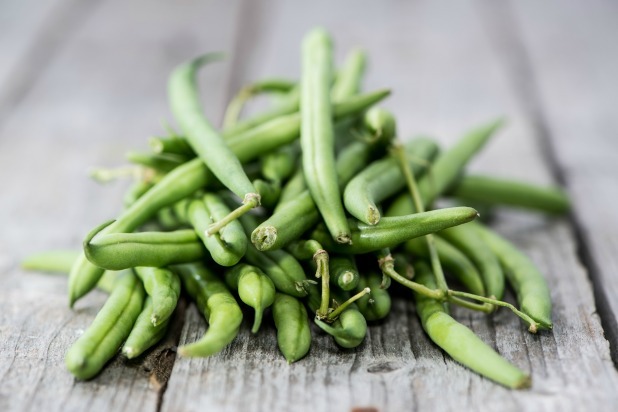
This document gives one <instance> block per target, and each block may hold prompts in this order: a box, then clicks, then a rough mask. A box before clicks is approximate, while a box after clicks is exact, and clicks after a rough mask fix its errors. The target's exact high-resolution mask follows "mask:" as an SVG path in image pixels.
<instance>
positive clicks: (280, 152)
mask: <svg viewBox="0 0 618 412" xmlns="http://www.w3.org/2000/svg"><path fill="white" fill-rule="evenodd" d="M298 151H299V147H298V146H296V145H294V144H290V145H287V146H282V147H280V148H279V149H277V150H274V151H272V152H271V153H267V154H266V155H265V156H264V157H263V158H262V175H263V176H264V177H265V178H266V179H268V180H270V181H279V182H283V181H285V180H287V179H288V178H289V177H290V176H292V175H293V174H294V172H295V171H296V168H297V163H298V162H297V160H298Z"/></svg>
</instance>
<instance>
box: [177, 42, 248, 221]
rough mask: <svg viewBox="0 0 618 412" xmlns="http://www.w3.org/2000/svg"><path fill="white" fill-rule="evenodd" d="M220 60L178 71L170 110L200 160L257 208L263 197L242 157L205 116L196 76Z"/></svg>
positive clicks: (196, 61) (204, 60) (217, 56)
mask: <svg viewBox="0 0 618 412" xmlns="http://www.w3.org/2000/svg"><path fill="white" fill-rule="evenodd" d="M220 58H221V55H220V54H218V53H213V54H207V55H204V56H201V57H199V58H196V59H193V60H191V61H189V62H187V63H184V64H182V65H180V66H178V67H176V69H174V71H173V72H172V75H171V76H170V80H169V99H170V106H171V108H172V112H173V113H174V116H175V117H176V120H177V121H178V123H179V125H180V128H181V129H182V131H183V132H184V134H185V138H186V139H187V142H188V143H189V145H191V147H192V148H193V150H194V151H195V152H196V153H197V155H198V156H199V158H200V159H202V161H203V162H204V163H205V164H206V166H208V168H209V169H210V170H211V171H212V173H213V174H214V175H215V176H216V177H217V179H219V181H220V182H221V183H223V185H224V186H225V187H227V188H228V189H230V190H231V191H232V192H234V193H235V194H236V195H237V196H239V197H240V198H241V199H243V203H244V204H246V205H251V207H256V206H259V204H260V196H259V195H258V194H257V192H256V190H255V188H254V187H253V184H252V183H251V181H250V180H249V178H248V177H247V175H246V174H245V171H244V170H243V168H242V165H241V163H240V161H239V160H238V157H236V156H235V155H234V152H233V151H232V150H231V149H230V147H229V146H228V145H227V144H226V143H225V141H224V140H223V138H222V137H221V136H220V135H219V133H218V132H217V131H216V130H215V129H214V128H213V127H212V126H211V125H210V123H209V122H208V120H206V118H205V117H204V115H203V114H202V113H203V109H202V107H201V104H200V98H199V95H198V92H197V87H196V72H197V70H198V69H199V68H200V67H201V66H202V65H204V64H206V63H209V62H211V61H214V60H219V59H220ZM213 233H214V232H213Z"/></svg>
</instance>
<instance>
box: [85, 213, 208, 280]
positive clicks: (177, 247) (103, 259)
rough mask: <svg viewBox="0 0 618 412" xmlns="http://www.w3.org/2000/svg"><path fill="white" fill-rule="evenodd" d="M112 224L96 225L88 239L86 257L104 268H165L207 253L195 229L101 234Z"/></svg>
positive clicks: (193, 259) (198, 257) (194, 259)
mask: <svg viewBox="0 0 618 412" xmlns="http://www.w3.org/2000/svg"><path fill="white" fill-rule="evenodd" d="M108 224H109V222H108V223H105V224H104V225H102V226H99V227H96V228H95V229H94V230H93V231H92V232H91V233H90V234H89V235H88V237H87V238H86V239H85V240H84V252H85V254H86V257H87V258H88V260H89V261H90V262H92V263H93V264H95V265H97V266H98V267H100V268H103V269H111V270H121V269H128V268H133V267H136V266H151V267H163V266H167V265H170V264H173V263H185V262H193V261H196V260H199V259H201V258H202V257H204V255H205V250H204V246H203V245H202V243H201V242H200V241H199V238H198V237H197V235H196V234H195V231H194V230H176V231H174V232H137V233H110V234H103V233H100V232H101V230H102V229H103V228H104V227H105V226H106V225H108Z"/></svg>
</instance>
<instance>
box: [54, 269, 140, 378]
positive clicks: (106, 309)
mask: <svg viewBox="0 0 618 412" xmlns="http://www.w3.org/2000/svg"><path fill="white" fill-rule="evenodd" d="M143 302H144V288H143V287H142V284H141V282H140V281H139V280H138V279H137V277H136V276H135V275H134V274H133V273H132V272H131V271H127V272H126V273H123V274H122V275H121V276H120V277H119V279H118V280H117V282H116V286H115V287H114V290H113V291H112V293H111V295H110V296H109V298H108V299H107V301H106V302H105V305H103V308H101V310H100V311H99V313H98V314H97V316H96V317H95V319H94V321H93V322H92V324H91V325H90V326H89V327H88V329H86V331H85V332H84V334H83V335H81V336H80V337H79V339H78V340H77V342H75V343H74V344H73V345H72V346H71V347H70V348H69V350H68V352H67V354H66V357H65V364H66V366H67V369H69V371H70V372H71V373H72V374H73V375H75V376H76V377H77V378H78V379H84V380H85V379H90V378H92V377H94V376H95V375H96V374H98V373H99V372H100V371H101V369H103V366H105V364H106V363H107V361H108V360H110V359H111V358H112V357H113V356H114V355H115V354H116V352H117V351H118V348H120V345H121V344H122V342H123V341H124V340H125V339H126V338H127V336H129V333H130V332H131V328H132V327H133V324H134V323H135V320H136V319H137V317H138V315H139V314H140V312H141V310H142V305H143Z"/></svg>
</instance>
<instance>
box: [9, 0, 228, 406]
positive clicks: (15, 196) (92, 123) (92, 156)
mask: <svg viewBox="0 0 618 412" xmlns="http://www.w3.org/2000/svg"><path fill="white" fill-rule="evenodd" d="M238 6H239V2H236V1H234V2H225V3H218V2H217V3H216V2H206V3H204V2H185V3H183V6H178V5H172V4H168V3H166V2H152V1H134V2H129V3H127V2H123V1H113V0H110V1H106V2H104V3H102V4H100V5H99V7H97V8H96V9H94V12H93V13H92V14H91V15H89V16H84V19H85V21H84V23H83V24H82V25H81V26H80V27H79V29H78V30H76V31H75V33H74V34H73V35H72V36H71V37H70V39H69V40H68V41H67V42H66V43H64V45H63V47H61V48H59V50H57V52H56V55H55V57H54V58H53V59H51V61H50V63H49V65H48V66H47V67H45V68H44V69H45V70H44V72H43V73H42V74H41V75H40V77H39V81H38V82H37V83H36V84H35V85H34V87H33V88H32V89H31V90H30V92H29V93H28V95H27V96H25V97H24V99H23V100H22V104H20V105H19V106H18V107H16V108H15V109H14V110H13V111H12V112H11V115H10V117H8V118H7V119H6V121H5V122H4V123H3V125H2V129H1V130H0V136H1V137H0V187H2V190H3V193H2V202H0V226H2V228H3V230H2V234H0V279H1V281H2V285H3V286H2V290H1V291H0V294H1V296H2V298H1V299H0V313H1V315H0V317H1V321H0V325H1V326H0V379H1V382H2V385H0V410H3V411H10V410H42V409H44V410H84V409H89V410H99V411H100V410H112V409H113V410H156V409H157V405H158V402H159V397H160V393H161V390H162V388H161V384H164V383H165V381H166V380H167V376H166V375H169V372H170V368H171V363H170V362H169V361H170V359H173V353H172V352H171V351H169V348H171V347H172V346H174V345H175V344H176V341H175V340H174V341H172V342H169V341H168V342H167V343H164V344H163V345H161V346H160V347H159V348H158V349H157V350H155V351H153V352H152V353H151V355H150V356H149V357H147V358H146V359H143V360H141V361H138V362H129V363H127V362H123V361H122V360H120V359H117V360H115V361H113V362H112V363H111V364H110V365H109V366H108V367H107V368H106V370H105V371H104V372H103V373H102V374H101V375H100V376H98V377H97V378H96V379H94V380H92V381H90V382H77V381H74V379H73V377H72V376H71V375H70V374H69V373H68V372H67V371H66V370H65V367H64V354H65V352H66V350H67V349H68V347H69V346H70V345H71V344H72V343H73V342H74V341H75V339H76V338H77V337H78V336H79V334H80V333H81V332H82V331H83V330H84V329H85V328H86V327H87V325H88V324H89V323H90V322H91V321H92V319H93V316H94V314H95V313H96V311H97V310H98V308H99V307H100V306H101V304H102V302H103V300H104V296H103V295H102V294H101V293H94V294H92V295H90V296H88V297H86V298H85V299H84V300H83V301H80V302H78V304H77V307H76V310H75V311H70V310H69V309H68V307H67V297H66V280H65V279H61V278H57V277H47V276H45V275H39V274H33V273H24V272H23V271H22V270H20V269H19V267H18V262H19V260H20V259H21V258H22V257H24V256H25V255H27V254H29V253H33V252H35V251H39V250H45V249H52V248H62V247H64V248H79V246H80V244H81V238H82V236H83V235H84V234H85V233H86V232H87V230H88V228H91V227H93V226H94V225H96V224H97V223H100V222H102V221H104V220H106V219H108V218H110V217H113V216H114V215H115V214H116V213H117V211H118V210H119V209H120V208H121V207H122V192H123V190H124V188H125V187H126V184H124V183H118V184H112V185H109V186H107V187H101V186H98V185H96V184H95V183H93V182H92V181H90V179H88V178H87V174H86V172H87V170H88V168H89V167H91V166H93V165H102V166H115V165H120V164H123V163H124V161H123V152H125V151H126V150H127V149H129V148H132V149H137V150H141V149H143V150H145V148H146V147H147V144H146V138H147V137H148V136H149V135H150V134H155V133H162V132H163V130H162V127H161V121H162V120H164V119H169V117H170V116H169V115H168V108H167V89H166V81H167V77H168V75H169V72H170V70H171V69H172V67H173V66H174V65H175V64H177V63H178V62H180V61H182V60H184V59H187V58H189V57H193V56H195V55H197V54H199V53H202V52H204V51H209V50H216V49H229V48H230V47H231V45H232V44H233V42H234V37H233V36H234V33H235V32H236V23H237V14H238ZM204 27H207V28H208V29H207V30H205V29H204ZM23 64H33V62H24V63H23ZM228 72H229V62H228V63H225V64H220V65H217V66H215V65H213V66H212V68H209V70H207V71H205V75H204V77H203V79H204V81H205V82H206V83H207V85H208V92H207V93H204V96H205V97H204V103H205V106H206V110H207V111H208V112H209V113H211V114H212V115H213V116H214V117H215V118H217V117H220V115H221V109H220V108H221V102H222V99H223V96H224V93H225V91H226V88H225V84H226V82H227V80H226V79H227V76H228ZM181 320H182V319H181ZM181 320H180V321H181ZM177 335H178V333H177V334H176V336H177Z"/></svg>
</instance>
